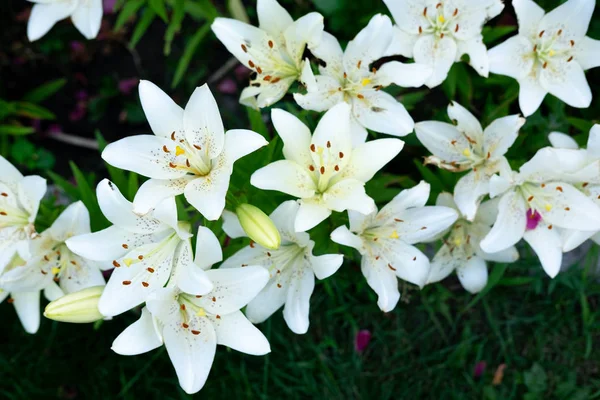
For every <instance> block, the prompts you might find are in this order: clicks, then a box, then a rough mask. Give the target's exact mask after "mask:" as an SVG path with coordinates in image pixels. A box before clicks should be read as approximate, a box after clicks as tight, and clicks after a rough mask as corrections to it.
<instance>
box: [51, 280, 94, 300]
mask: <svg viewBox="0 0 600 400" xmlns="http://www.w3.org/2000/svg"><path fill="white" fill-rule="evenodd" d="M100 277H101V278H102V275H100ZM102 285H104V278H102V284H101V285H96V284H94V285H92V286H102ZM92 286H90V287H92ZM81 289H84V288H82V287H80V288H78V289H77V290H74V291H73V292H67V293H74V292H77V291H79V290H81ZM64 295H65V292H63V291H62V289H61V288H60V286H58V285H57V284H56V282H51V283H50V284H49V285H48V286H46V287H45V288H44V297H45V298H46V299H47V300H48V301H54V300H58V299H60V298H61V297H63V296H64Z"/></svg>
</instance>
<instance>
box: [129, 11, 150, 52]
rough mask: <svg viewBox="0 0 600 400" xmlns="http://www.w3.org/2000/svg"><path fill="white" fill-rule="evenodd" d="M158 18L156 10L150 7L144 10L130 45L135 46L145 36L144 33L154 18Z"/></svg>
mask: <svg viewBox="0 0 600 400" xmlns="http://www.w3.org/2000/svg"><path fill="white" fill-rule="evenodd" d="M155 18H156V12H155V11H154V10H152V9H150V8H147V9H145V10H144V13H143V14H142V18H140V20H139V21H138V23H137V24H136V25H135V29H134V30H133V34H132V35H131V41H130V42H129V47H130V48H134V47H135V46H136V45H137V44H138V42H139V41H140V40H141V39H142V36H144V33H146V31H147V30H148V28H149V27H150V25H151V24H152V22H153V21H154V19H155Z"/></svg>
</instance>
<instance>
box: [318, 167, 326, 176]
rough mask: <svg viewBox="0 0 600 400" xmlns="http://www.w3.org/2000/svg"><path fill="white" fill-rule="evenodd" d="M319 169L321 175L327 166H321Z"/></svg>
mask: <svg viewBox="0 0 600 400" xmlns="http://www.w3.org/2000/svg"><path fill="white" fill-rule="evenodd" d="M319 171H320V172H321V175H323V174H324V173H325V167H323V166H321V168H320V169H319Z"/></svg>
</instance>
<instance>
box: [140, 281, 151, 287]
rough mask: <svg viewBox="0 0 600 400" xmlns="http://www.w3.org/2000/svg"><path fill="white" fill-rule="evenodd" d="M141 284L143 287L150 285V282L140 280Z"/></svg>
mask: <svg viewBox="0 0 600 400" xmlns="http://www.w3.org/2000/svg"><path fill="white" fill-rule="evenodd" d="M142 286H143V287H148V286H150V284H149V283H148V282H142Z"/></svg>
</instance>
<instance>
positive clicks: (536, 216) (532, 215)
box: [526, 208, 542, 231]
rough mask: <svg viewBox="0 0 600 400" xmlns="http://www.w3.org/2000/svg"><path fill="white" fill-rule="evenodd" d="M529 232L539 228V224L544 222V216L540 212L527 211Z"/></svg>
mask: <svg viewBox="0 0 600 400" xmlns="http://www.w3.org/2000/svg"><path fill="white" fill-rule="evenodd" d="M526 215H527V228H526V229H527V230H528V231H531V230H534V229H535V228H537V226H538V224H539V223H540V221H541V220H542V216H541V215H540V213H539V212H537V211H535V210H532V209H531V208H530V209H529V210H527V213H526Z"/></svg>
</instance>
